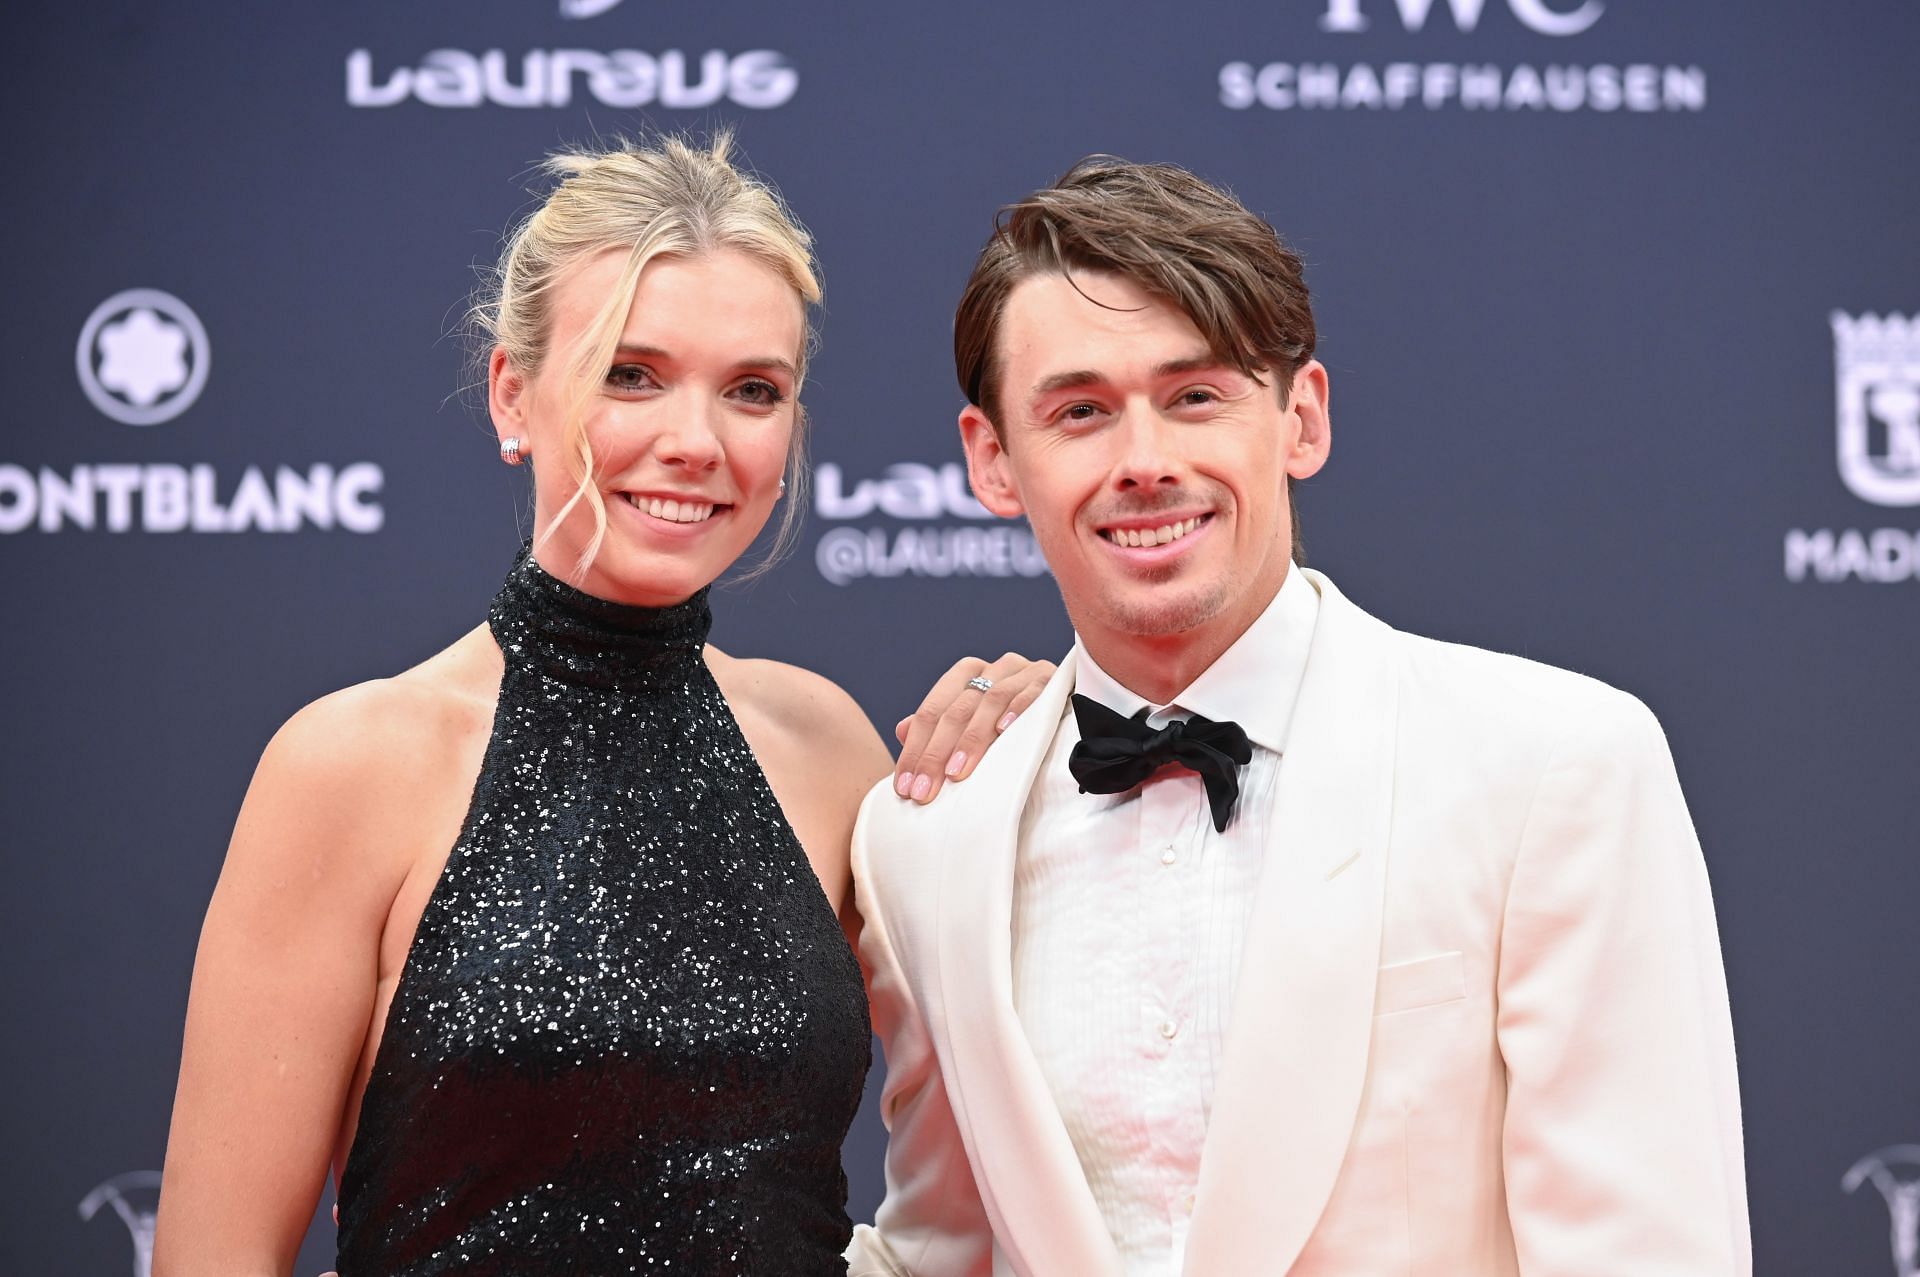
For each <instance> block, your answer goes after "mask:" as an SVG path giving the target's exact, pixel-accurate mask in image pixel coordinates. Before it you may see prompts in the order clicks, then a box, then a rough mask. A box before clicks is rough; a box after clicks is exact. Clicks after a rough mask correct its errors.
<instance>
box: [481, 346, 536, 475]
mask: <svg viewBox="0 0 1920 1277" xmlns="http://www.w3.org/2000/svg"><path fill="white" fill-rule="evenodd" d="M526 398H527V379H526V378H525V377H524V376H522V375H521V372H520V370H519V369H518V368H516V367H514V365H513V361H512V360H511V359H509V358H507V348H506V347H505V346H495V347H494V348H493V353H492V354H490V355H488V356H487V414H488V415H489V416H491V417H492V418H493V433H494V434H496V435H498V436H499V437H500V439H501V441H502V442H505V441H506V440H507V439H508V438H510V437H511V438H517V439H519V440H520V451H521V454H522V455H529V454H531V453H532V452H533V440H531V439H529V438H528V437H527V404H526Z"/></svg>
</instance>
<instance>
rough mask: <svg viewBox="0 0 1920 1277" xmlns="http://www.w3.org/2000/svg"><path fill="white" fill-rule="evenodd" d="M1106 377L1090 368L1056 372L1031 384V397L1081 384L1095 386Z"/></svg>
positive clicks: (1080, 385)
mask: <svg viewBox="0 0 1920 1277" xmlns="http://www.w3.org/2000/svg"><path fill="white" fill-rule="evenodd" d="M1105 380H1106V378H1105V377H1103V376H1101V375H1100V374H1099V373H1097V372H1095V371H1094V370H1093V369H1091V368H1076V369H1074V370H1073V371H1072V372H1056V373H1051V374H1049V375H1048V376H1045V377H1042V378H1041V379H1040V380H1039V381H1037V382H1035V383H1034V385H1033V394H1032V395H1031V396H1030V397H1031V398H1034V399H1038V398H1040V396H1042V395H1050V394H1052V393H1053V392H1054V391H1056V390H1078V389H1079V388H1080V387H1082V386H1097V385H1099V384H1100V383H1101V382H1103V381H1105Z"/></svg>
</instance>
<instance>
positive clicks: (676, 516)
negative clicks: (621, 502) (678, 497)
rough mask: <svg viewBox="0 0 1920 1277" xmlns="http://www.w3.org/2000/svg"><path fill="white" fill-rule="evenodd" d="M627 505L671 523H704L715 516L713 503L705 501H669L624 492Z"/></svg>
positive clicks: (622, 494)
mask: <svg viewBox="0 0 1920 1277" xmlns="http://www.w3.org/2000/svg"><path fill="white" fill-rule="evenodd" d="M620 495H621V496H623V497H625V498H626V499H627V504H628V505H630V506H632V507H633V508H634V509H636V510H644V511H646V512H647V513H648V514H650V515H652V516H653V517H654V518H656V519H665V520H667V522H669V523H704V522H705V521H706V520H707V518H708V517H709V516H711V515H712V514H713V505H712V503H711V502H704V501H668V500H663V499H661V498H660V497H641V496H635V495H634V494H633V493H631V492H623V493H621V494H620Z"/></svg>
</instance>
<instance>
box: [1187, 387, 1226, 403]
mask: <svg viewBox="0 0 1920 1277" xmlns="http://www.w3.org/2000/svg"><path fill="white" fill-rule="evenodd" d="M1216 398H1218V396H1216V395H1215V394H1214V393H1213V392H1212V391H1211V390H1183V391H1181V392H1180V402H1181V403H1183V404H1188V405H1196V404H1209V403H1212V402H1213V401H1214V400H1215V399H1216Z"/></svg>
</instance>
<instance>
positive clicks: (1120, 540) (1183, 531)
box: [1106, 515, 1206, 547]
mask: <svg viewBox="0 0 1920 1277" xmlns="http://www.w3.org/2000/svg"><path fill="white" fill-rule="evenodd" d="M1205 518H1206V516H1205V515H1195V516H1194V517H1193V518H1191V519H1182V520H1180V522H1178V523H1168V524H1165V525H1163V526H1161V527H1157V528H1113V529H1110V530H1109V531H1108V532H1107V533H1106V538H1107V540H1109V541H1111V542H1113V543H1114V544H1115V545H1127V546H1135V547H1138V546H1146V545H1165V544H1166V543H1167V542H1169V541H1178V540H1179V539H1180V538H1181V537H1183V536H1185V535H1187V533H1189V532H1191V531H1193V530H1194V529H1195V528H1197V527H1199V526H1200V524H1201V521H1202V520H1204V519H1205Z"/></svg>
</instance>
